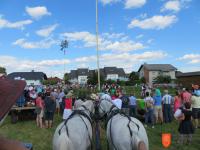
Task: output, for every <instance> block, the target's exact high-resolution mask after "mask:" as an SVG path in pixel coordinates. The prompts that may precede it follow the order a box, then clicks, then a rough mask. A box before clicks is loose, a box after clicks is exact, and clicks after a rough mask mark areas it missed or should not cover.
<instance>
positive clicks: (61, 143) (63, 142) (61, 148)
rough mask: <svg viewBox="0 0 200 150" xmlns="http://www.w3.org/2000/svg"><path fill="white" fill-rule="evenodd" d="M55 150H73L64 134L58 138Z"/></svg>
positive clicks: (71, 144)
mask: <svg viewBox="0 0 200 150" xmlns="http://www.w3.org/2000/svg"><path fill="white" fill-rule="evenodd" d="M56 150H74V147H73V143H72V141H71V140H70V138H69V137H68V136H67V134H66V133H65V132H64V133H62V134H61V135H60V136H59V137H58V149H56Z"/></svg>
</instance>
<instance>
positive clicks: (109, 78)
mask: <svg viewBox="0 0 200 150" xmlns="http://www.w3.org/2000/svg"><path fill="white" fill-rule="evenodd" d="M117 79H118V74H108V75H107V76H106V80H117Z"/></svg>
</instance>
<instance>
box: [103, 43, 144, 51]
mask: <svg viewBox="0 0 200 150" xmlns="http://www.w3.org/2000/svg"><path fill="white" fill-rule="evenodd" d="M143 48H144V45H143V44H142V43H139V42H137V43H134V42H132V41H127V42H119V41H117V42H113V43H110V44H108V45H106V46H105V47H102V48H101V49H102V50H113V51H118V52H128V51H134V50H140V49H143Z"/></svg>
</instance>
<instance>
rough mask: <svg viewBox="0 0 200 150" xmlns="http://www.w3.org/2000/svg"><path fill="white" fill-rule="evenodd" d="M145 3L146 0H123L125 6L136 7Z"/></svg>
mask: <svg viewBox="0 0 200 150" xmlns="http://www.w3.org/2000/svg"><path fill="white" fill-rule="evenodd" d="M145 3H146V0H126V1H125V8H126V9H130V8H138V7H142V6H143V5H144V4H145Z"/></svg>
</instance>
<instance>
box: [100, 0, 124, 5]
mask: <svg viewBox="0 0 200 150" xmlns="http://www.w3.org/2000/svg"><path fill="white" fill-rule="evenodd" d="M119 1H120V0H100V2H101V3H103V5H107V4H112V3H117V2H119Z"/></svg>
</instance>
